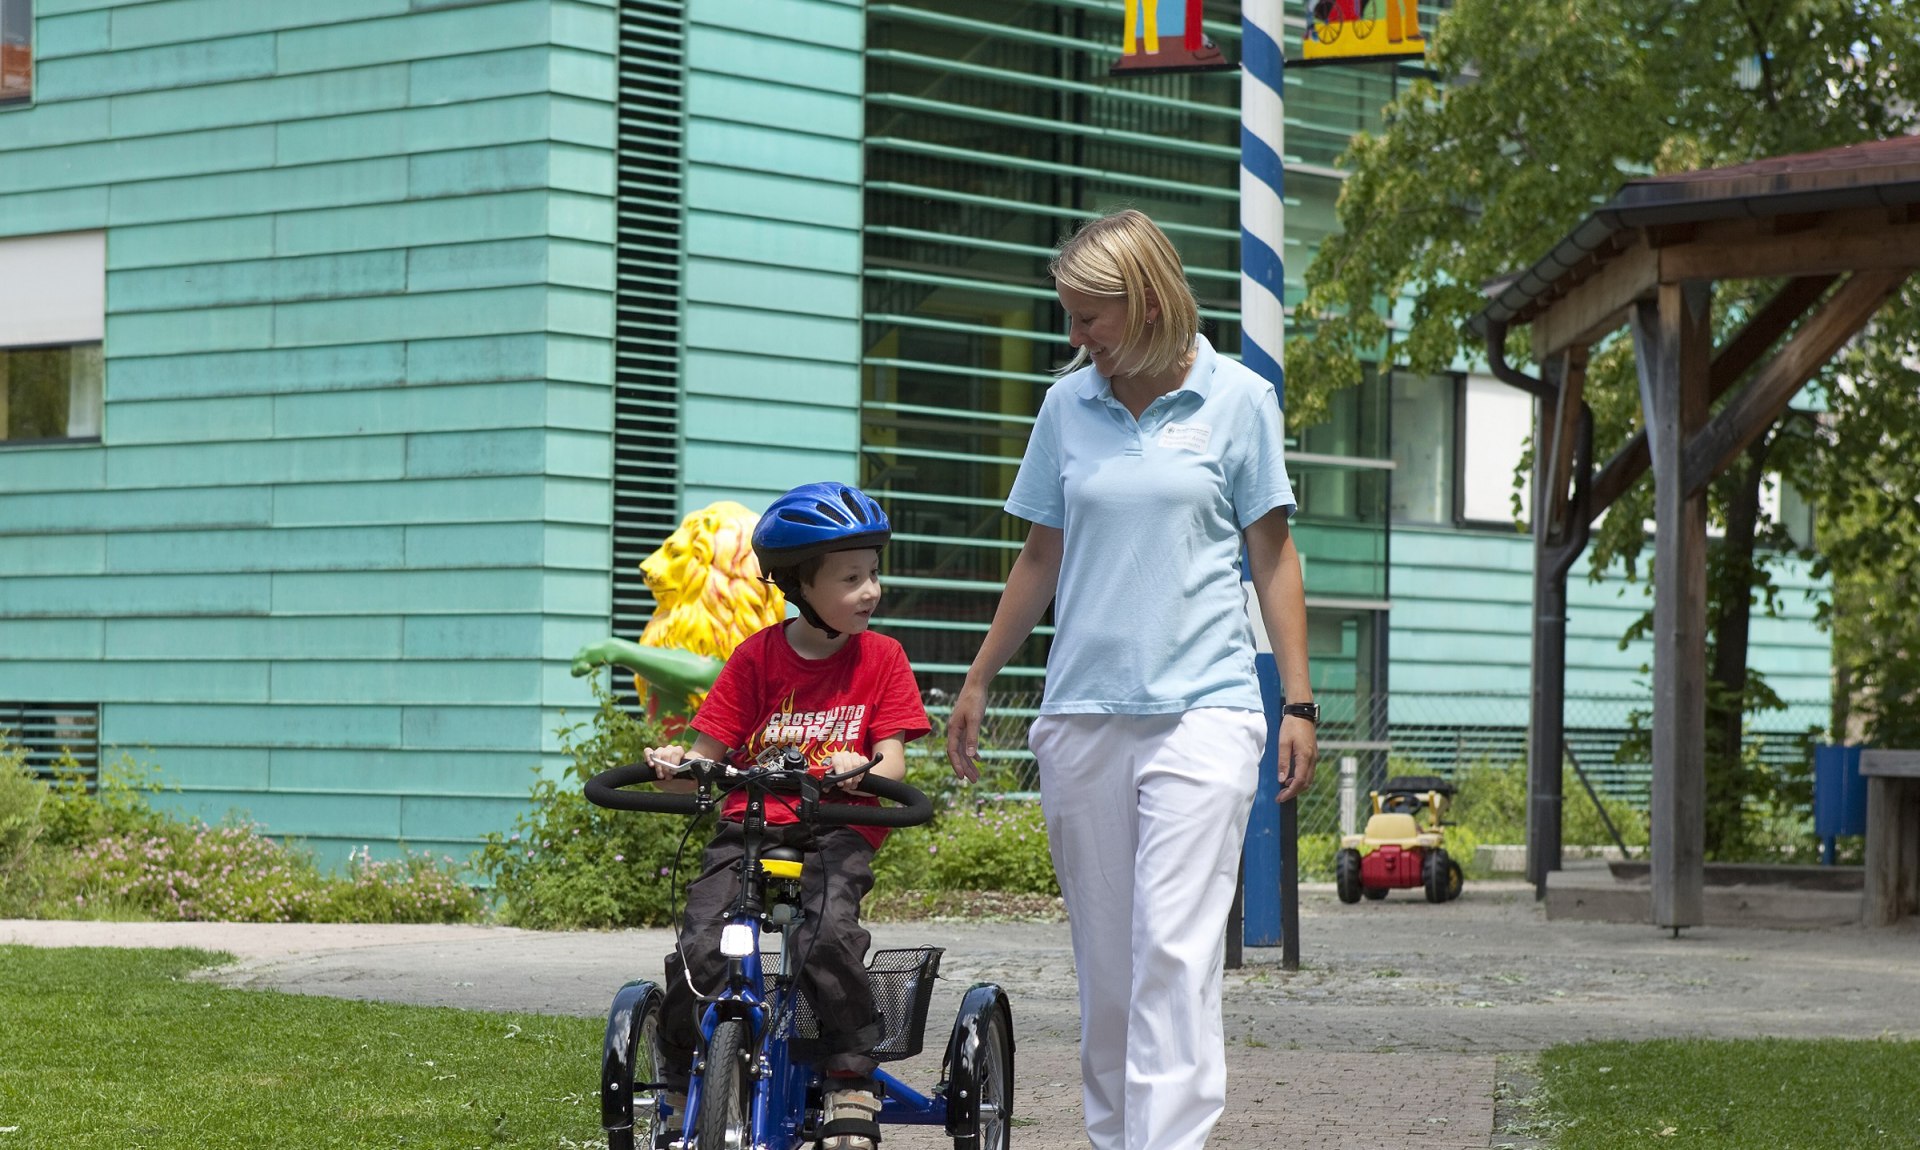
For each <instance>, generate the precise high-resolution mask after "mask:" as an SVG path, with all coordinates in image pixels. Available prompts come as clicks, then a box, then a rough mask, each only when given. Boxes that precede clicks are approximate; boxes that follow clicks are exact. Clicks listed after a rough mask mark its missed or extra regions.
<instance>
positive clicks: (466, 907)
mask: <svg viewBox="0 0 1920 1150" xmlns="http://www.w3.org/2000/svg"><path fill="white" fill-rule="evenodd" d="M484 910H485V906H484V904H483V903H482V900H481V898H480V894H479V892H477V891H475V890H474V889H473V887H472V886H470V885H468V884H467V883H465V882H463V881H461V879H460V876H459V872H458V870H457V869H456V867H455V865H454V861H453V860H452V859H451V858H446V857H442V858H439V859H435V858H434V857H433V856H432V855H430V854H428V853H426V852H424V851H423V852H421V853H420V854H414V853H412V852H406V853H404V854H403V855H402V856H401V857H400V858H397V859H376V858H374V857H373V854H372V852H371V851H369V850H368V849H367V848H366V847H361V848H360V849H359V850H357V851H354V852H352V853H351V854H350V855H348V857H347V873H346V875H345V877H343V878H341V879H338V880H336V881H333V882H329V883H327V884H326V886H325V887H323V888H322V890H321V892H320V898H319V899H318V900H317V906H316V908H315V911H314V921H315V922H473V921H475V920H477V919H479V918H481V917H483V913H482V912H483V911H484Z"/></svg>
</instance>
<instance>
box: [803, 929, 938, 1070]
mask: <svg viewBox="0 0 1920 1150" xmlns="http://www.w3.org/2000/svg"><path fill="white" fill-rule="evenodd" d="M944 953H945V951H943V950H942V949H941V948H940V947H937V946H917V947H911V948H905V949H898V950H876V951H874V952H873V953H872V954H870V955H868V956H867V985H868V986H871V987H872V988H873V1005H874V1007H875V1008H876V1009H877V1010H879V1011H880V1019H881V1025H882V1027H883V1028H884V1032H883V1033H882V1035H881V1037H880V1041H878V1042H876V1043H874V1044H873V1049H872V1051H871V1053H872V1055H873V1058H874V1060H875V1061H876V1062H893V1061H896V1060H898V1059H901V1058H912V1057H913V1056H914V1055H916V1054H918V1053H920V1050H921V1048H922V1046H923V1045H924V1044H925V1041H926V1036H927V1007H928V1006H929V1005H930V1004H931V1003H932V1002H933V981H934V979H936V978H938V977H939V976H940V956H941V955H942V954H944ZM799 999H800V1001H799V1003H798V1005H797V1007H796V1008H795V1010H794V1015H793V1053H794V1056H795V1057H796V1058H800V1059H803V1060H806V1061H814V1060H817V1059H818V1058H820V1057H821V1056H822V1055H823V1054H824V1053H825V1052H824V1051H822V1050H821V1049H820V1047H819V1039H820V1019H819V1016H818V1015H816V1014H815V1013H814V1010H813V1003H812V1002H810V1001H808V999H807V996H806V995H805V994H801V995H800V996H799Z"/></svg>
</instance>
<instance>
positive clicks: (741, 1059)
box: [695, 1018, 753, 1150]
mask: <svg viewBox="0 0 1920 1150" xmlns="http://www.w3.org/2000/svg"><path fill="white" fill-rule="evenodd" d="M747 1057H748V1051H747V1024H746V1023H745V1022H743V1021H741V1020H740V1019H738V1018H729V1019H727V1020H726V1021H725V1022H722V1023H721V1024H720V1025H718V1026H716V1027H714V1028H713V1038H712V1040H711V1041H709V1042H708V1043H707V1057H706V1061H705V1068H704V1069H703V1070H702V1071H701V1074H700V1123H699V1126H698V1128H697V1129H698V1141H697V1142H696V1143H695V1146H696V1148H697V1150H746V1148H747V1147H749V1146H752V1145H753V1131H752V1129H751V1126H752V1120H753V1075H751V1074H749V1073H747Z"/></svg>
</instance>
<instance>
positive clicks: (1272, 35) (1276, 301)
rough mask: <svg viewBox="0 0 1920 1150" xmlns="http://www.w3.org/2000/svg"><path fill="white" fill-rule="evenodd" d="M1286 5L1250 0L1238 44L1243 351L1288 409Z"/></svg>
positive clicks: (1277, 0)
mask: <svg viewBox="0 0 1920 1150" xmlns="http://www.w3.org/2000/svg"><path fill="white" fill-rule="evenodd" d="M1281 6H1282V0H1246V3H1245V4H1244V5H1243V6H1242V8H1241V18H1240V20H1241V41H1240V44H1241V47H1240V333H1241V334H1240V353H1241V358H1242V359H1243V360H1244V361H1245V362H1246V365H1247V366H1248V367H1250V368H1252V369H1253V370H1255V371H1257V372H1259V373H1260V374H1261V375H1262V376H1264V377H1265V378H1266V379H1267V380H1269V381H1270V382H1271V383H1272V384H1273V390H1274V392H1275V393H1276V394H1278V395H1279V396H1280V401H1281V405H1282V406H1283V407H1284V406H1285V404H1286V391H1285V383H1286V372H1285V369H1284V368H1283V367H1282V366H1281V365H1282V360H1281V352H1280V346H1281V335H1282V332H1283V329H1284V328H1285V325H1286V321H1285V317H1284V316H1283V314H1282V312H1281V300H1282V299H1283V298H1284V296H1285V289H1284V282H1285V269H1284V264H1283V259H1282V256H1281V253H1282V252H1283V251H1284V250H1285V249H1284V247H1283V246H1282V245H1283V240H1284V237H1285V231H1284V230H1283V225H1284V223H1285V220H1286V207H1285V205H1284V203H1283V201H1282V198H1281V196H1282V191H1283V187H1284V183H1285V177H1284V173H1283V171H1282V169H1281V161H1280V156H1281V149H1282V147H1283V145H1284V144H1285V142H1286V130H1287V129H1286V120H1285V117H1284V106H1283V101H1282V98H1281V89H1280V84H1281V77H1282V74H1283V73H1284V71H1285V69H1286V62H1285V59H1284V58H1283V56H1282V55H1281V45H1282V44H1284V43H1285V40H1284V38H1283V36H1284V31H1283V29H1282V27H1281V23H1280V12H1281Z"/></svg>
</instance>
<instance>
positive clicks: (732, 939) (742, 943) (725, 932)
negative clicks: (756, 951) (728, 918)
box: [720, 922, 753, 958]
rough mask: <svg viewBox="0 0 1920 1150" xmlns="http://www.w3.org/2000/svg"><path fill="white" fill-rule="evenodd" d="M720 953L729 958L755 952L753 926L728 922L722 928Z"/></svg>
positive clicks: (745, 955) (741, 956)
mask: <svg viewBox="0 0 1920 1150" xmlns="http://www.w3.org/2000/svg"><path fill="white" fill-rule="evenodd" d="M720 953H721V954H724V955H726V956H727V957H728V958H745V957H747V956H748V955H750V954H752V953H753V928H752V927H750V926H748V925H746V924H745V923H739V922H733V923H728V924H727V925H726V926H724V927H722V928H721V930H720Z"/></svg>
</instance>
